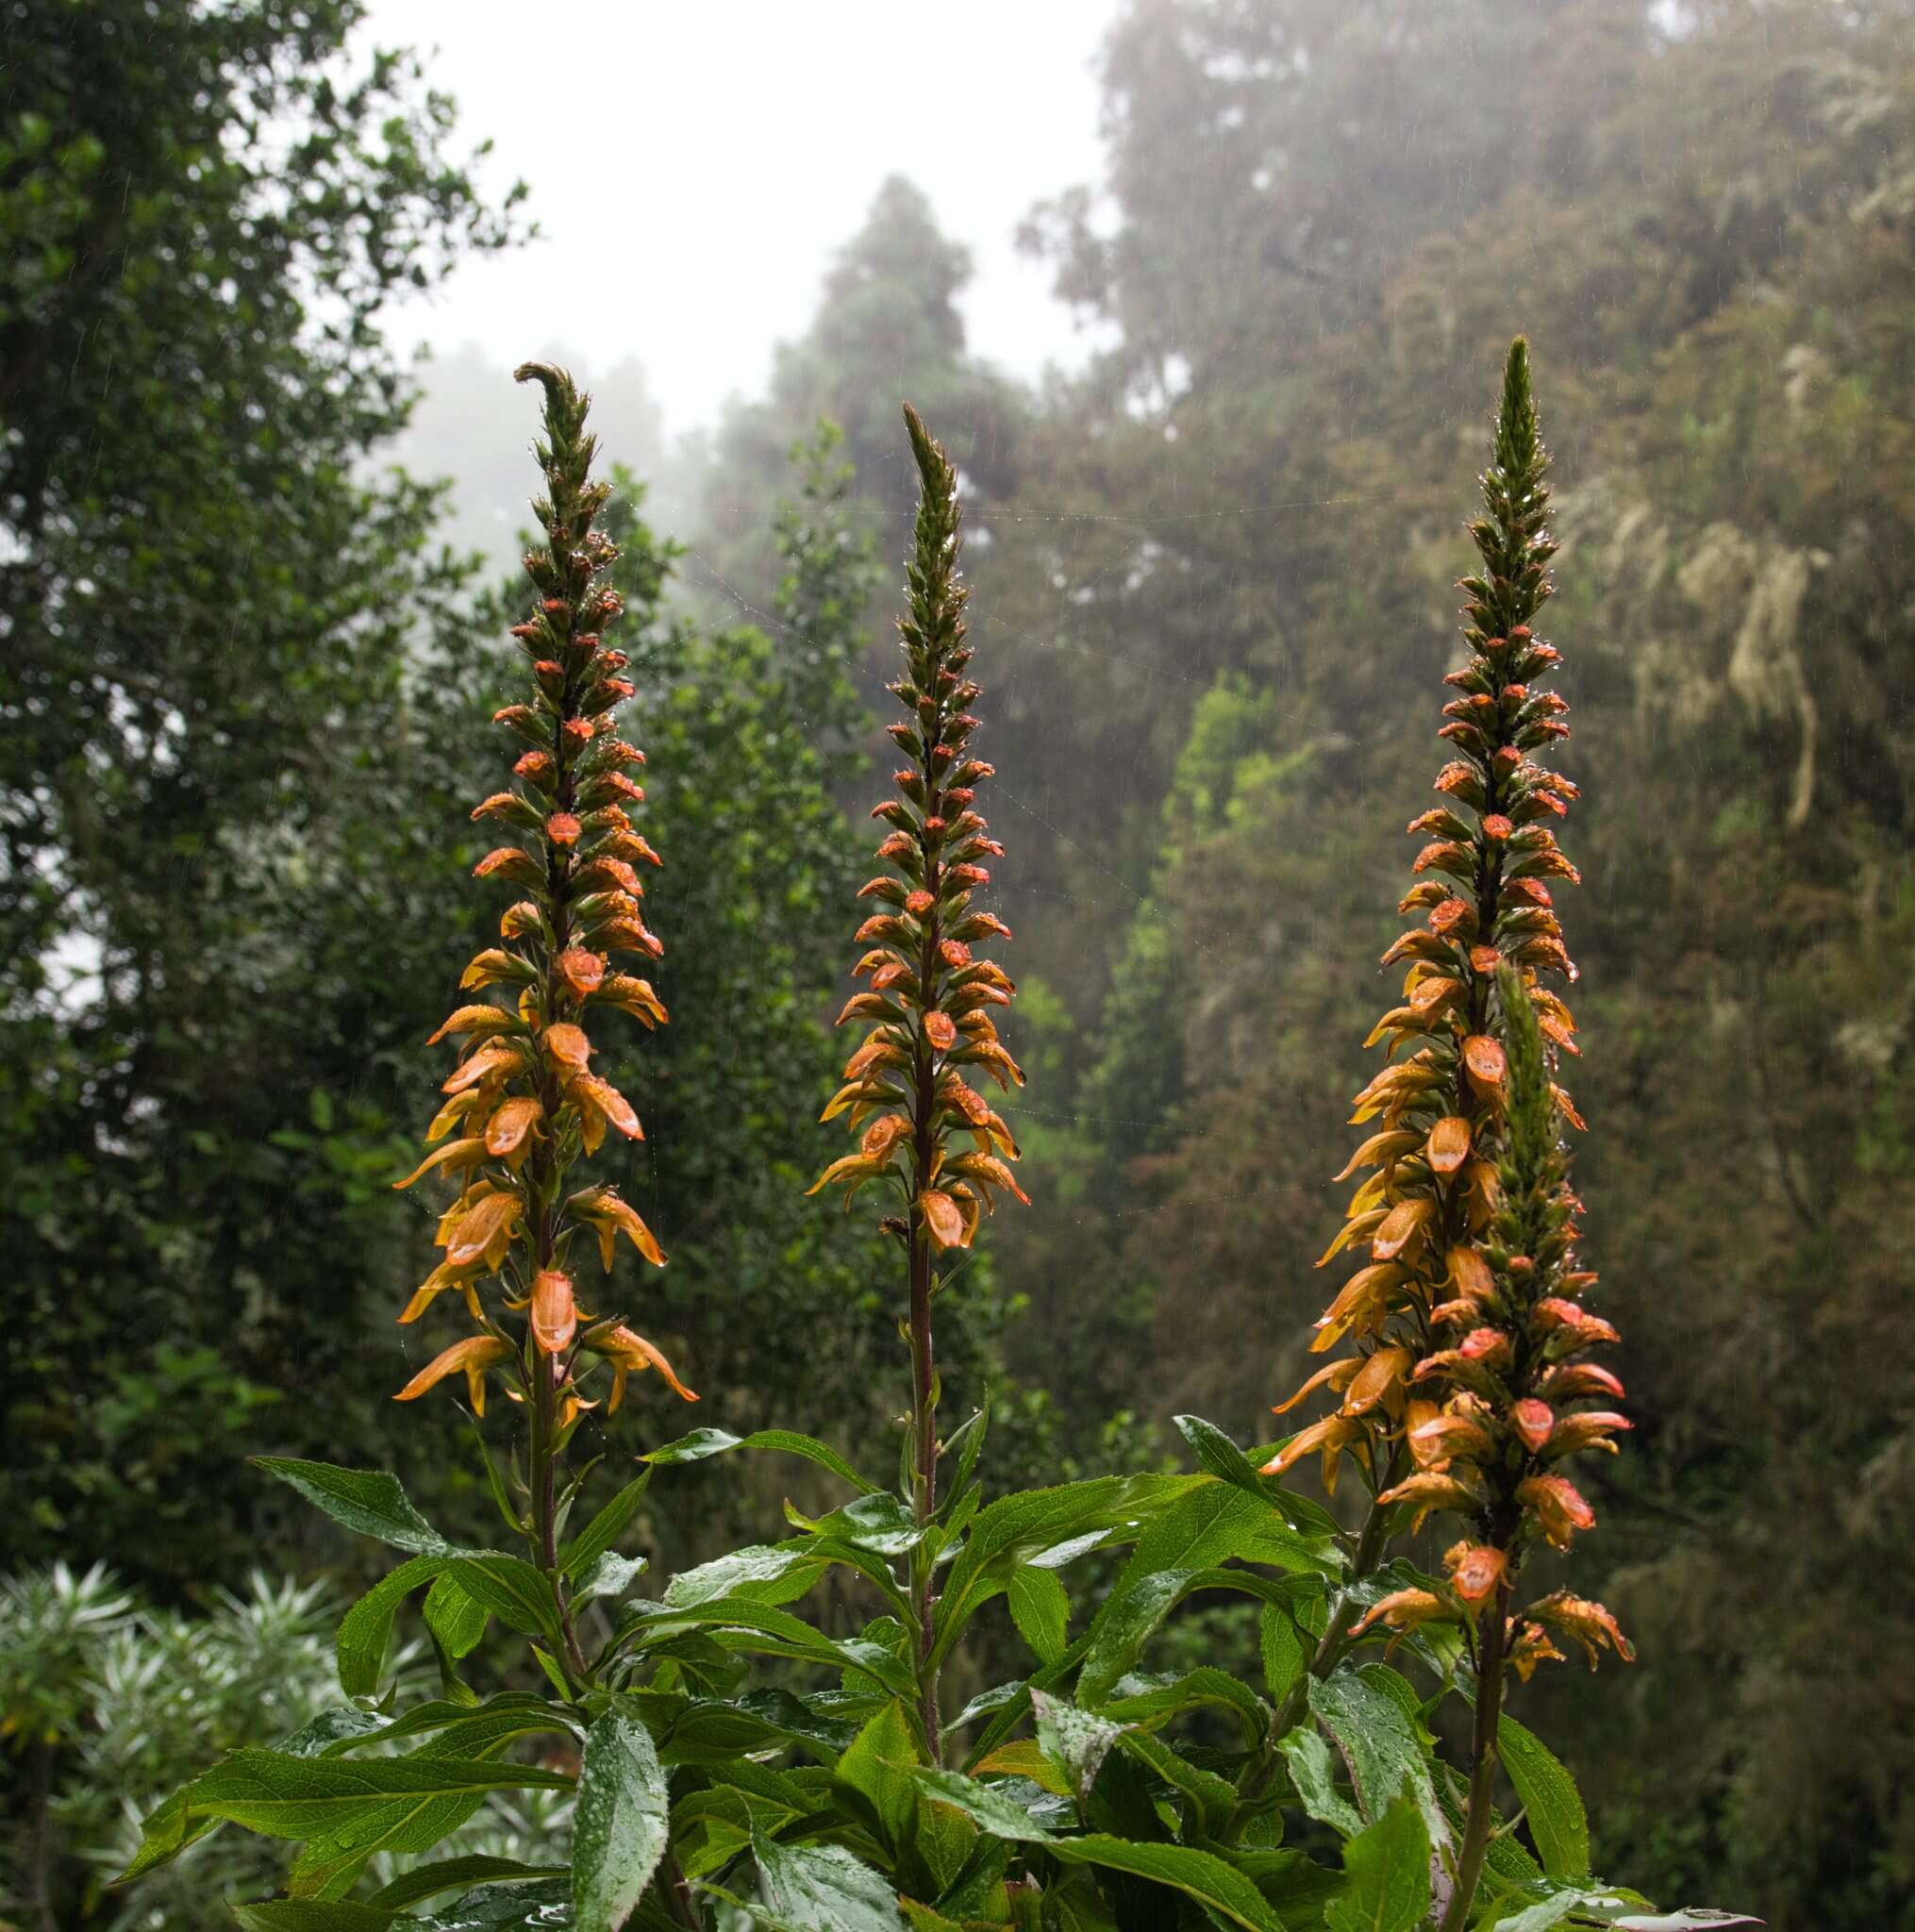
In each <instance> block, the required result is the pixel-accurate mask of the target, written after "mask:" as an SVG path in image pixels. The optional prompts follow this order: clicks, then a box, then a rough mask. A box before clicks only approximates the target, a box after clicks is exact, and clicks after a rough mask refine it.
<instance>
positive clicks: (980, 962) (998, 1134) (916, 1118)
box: [811, 404, 1028, 1762]
mask: <svg viewBox="0 0 1915 1932" xmlns="http://www.w3.org/2000/svg"><path fill="white" fill-rule="evenodd" d="M905 425H906V427H907V429H908V431H909V433H910V439H911V451H912V454H913V455H914V456H915V457H916V458H917V464H918V475H919V478H920V480H921V482H922V485H923V493H922V495H921V496H920V499H919V503H918V521H917V529H916V533H915V542H914V545H913V551H912V555H911V558H910V561H909V564H908V569H907V579H908V594H909V611H908V615H906V616H905V617H902V618H900V619H899V620H898V636H899V641H900V642H901V644H902V647H903V650H904V658H905V675H904V676H903V677H901V678H900V679H899V680H898V681H897V682H896V683H895V684H893V685H891V687H890V689H891V691H892V692H893V693H894V694H895V695H896V696H897V697H898V699H899V700H900V701H901V702H902V703H903V705H904V707H905V711H906V715H905V716H904V717H903V718H901V719H900V720H899V721H898V722H897V723H896V724H893V725H892V726H891V738H892V741H894V742H895V743H896V744H897V746H898V748H899V750H900V751H902V752H903V753H904V755H905V758H906V761H907V762H906V763H905V765H904V767H903V768H902V769H901V770H900V771H898V772H897V773H896V774H894V777H895V784H896V794H895V796H893V797H891V798H888V799H886V800H885V802H884V803H883V804H882V805H879V806H878V807H876V808H875V809H874V811H873V812H872V817H873V818H874V819H880V820H882V821H883V822H884V823H885V824H887V825H889V826H890V827H891V830H890V832H889V834H888V835H887V836H886V838H885V840H884V841H883V842H882V843H881V844H880V845H879V846H878V848H877V853H878V857H879V858H881V859H882V860H883V861H884V863H885V865H886V867H887V868H888V870H886V871H885V872H883V873H880V874H878V876H877V877H876V878H874V879H872V880H871V881H869V883H867V884H866V885H865V886H864V887H863V888H862V889H861V890H860V891H859V893H858V896H859V897H860V898H864V899H870V900H873V901H874V902H875V903H876V905H877V906H878V908H880V909H878V910H877V911H875V912H874V913H873V914H872V916H871V917H870V918H869V919H867V920H866V921H865V922H864V924H862V925H861V926H860V927H859V928H858V943H859V944H860V945H864V946H867V947H869V949H870V950H869V951H867V952H866V953H865V954H864V956H863V958H860V959H859V960H858V964H857V965H856V966H855V967H854V968H853V969H852V972H853V975H854V976H855V977H857V978H860V979H864V980H865V981H866V986H865V990H864V991H860V992H858V993H856V994H854V995H853V996H852V998H851V1000H850V1001H849V1003H848V1004H847V1005H846V1007H845V1008H844V1010H843V1012H842V1013H841V1014H840V1015H839V1016H838V1023H839V1024H840V1025H845V1024H850V1023H852V1022H854V1021H861V1022H865V1023H868V1030H867V1031H866V1033H865V1037H864V1039H863V1041H861V1042H860V1043H859V1045H858V1049H857V1051H856V1052H854V1053H853V1054H852V1056H851V1058H850V1059H849V1060H848V1061H846V1063H845V1067H844V1085H843V1086H842V1087H841V1088H840V1089H839V1091H838V1092H837V1093H836V1094H835V1095H834V1096H833V1098H832V1100H831V1103H830V1105H829V1106H828V1107H826V1108H825V1109H824V1119H825V1120H827V1121H829V1120H835V1119H837V1118H838V1117H839V1116H840V1115H843V1116H844V1117H845V1118H846V1121H847V1124H849V1126H850V1127H851V1129H852V1131H853V1132H854V1133H856V1134H858V1151H857V1152H856V1153H855V1154H847V1155H846V1156H844V1157H843V1158H842V1159H840V1160H834V1161H833V1162H832V1163H831V1165H830V1166H829V1167H827V1168H826V1169H825V1170H824V1174H822V1175H820V1177H819V1179H818V1181H817V1182H816V1184H815V1185H814V1186H813V1187H812V1189H811V1192H813V1193H814V1194H815V1193H816V1192H818V1191H819V1190H820V1189H821V1188H825V1187H841V1188H842V1189H843V1190H844V1200H845V1206H846V1208H847V1209H848V1208H849V1207H850V1205H851V1201H852V1197H853V1196H854V1195H856V1194H857V1192H858V1190H859V1189H860V1188H861V1187H863V1186H864V1185H865V1184H866V1183H867V1182H869V1181H876V1182H878V1183H879V1184H880V1186H884V1187H888V1188H891V1189H893V1190H895V1191H896V1193H897V1196H898V1199H899V1203H900V1205H901V1206H902V1208H904V1212H903V1214H901V1215H899V1216H896V1217H892V1218H890V1219H888V1220H887V1221H886V1222H885V1224H884V1225H885V1227H886V1229H887V1230H888V1231H889V1232H890V1233H891V1234H893V1235H895V1236H896V1237H897V1238H898V1239H899V1240H901V1241H903V1242H904V1244H905V1247H906V1250H907V1252H908V1257H909V1261H908V1274H909V1296H910V1301H909V1313H908V1324H907V1325H908V1336H909V1341H910V1349H911V1441H910V1445H909V1449H910V1457H909V1459H910V1469H911V1477H910V1481H911V1500H912V1507H913V1509H914V1510H915V1512H916V1515H917V1518H918V1521H919V1522H920V1523H926V1522H928V1521H929V1520H930V1518H931V1516H932V1514H933V1512H934V1510H935V1508H936V1505H937V1480H938V1424H937V1401H938V1377H937V1371H936V1368H935V1364H934V1359H933V1351H932V1345H931V1298H932V1295H933V1293H934V1291H935V1290H936V1288H937V1286H938V1270H937V1257H939V1256H940V1255H941V1254H943V1253H945V1252H946V1251H947V1250H950V1249H953V1248H968V1247H969V1246H970V1245H971V1242H972V1240H973V1238H974V1236H975V1234H976V1232H977V1224H978V1221H979V1219H980V1217H981V1216H982V1215H984V1214H986V1213H988V1212H990V1211H991V1208H993V1206H994V1204H995V1196H996V1195H997V1193H998V1192H999V1191H1004V1192H1008V1193H1011V1194H1014V1195H1016V1196H1017V1198H1018V1199H1019V1200H1020V1201H1027V1199H1028V1197H1027V1196H1026V1195H1025V1193H1024V1190H1023V1189H1022V1188H1020V1187H1019V1186H1018V1184H1017V1180H1016V1178H1015V1176H1014V1175H1013V1174H1012V1173H1011V1170H1010V1165H1009V1163H1010V1162H1012V1161H1014V1160H1015V1159H1016V1158H1018V1149H1017V1145H1016V1142H1015V1141H1013V1140H1012V1139H1011V1136H1010V1130H1009V1129H1008V1128H1007V1126H1006V1125H1005V1124H1004V1122H1003V1121H1002V1120H1001V1119H1000V1118H999V1117H998V1115H997V1113H996V1112H995V1110H994V1109H993V1108H991V1105H990V1103H989V1102H988V1101H987V1100H986V1099H985V1098H984V1096H983V1095H982V1094H981V1093H980V1092H978V1091H977V1090H976V1089H975V1088H974V1087H973V1086H972V1085H971V1084H970V1082H969V1081H968V1080H967V1078H966V1077H965V1076H966V1074H967V1073H968V1072H969V1070H971V1069H972V1068H978V1069H981V1070H982V1071H983V1072H985V1073H987V1074H990V1075H991V1078H992V1079H994V1080H995V1081H996V1082H997V1084H998V1086H999V1087H1000V1088H1001V1089H1003V1090H1005V1091H1008V1090H1009V1089H1010V1087H1011V1086H1012V1085H1018V1086H1022V1085H1023V1084H1024V1074H1023V1073H1022V1072H1021V1071H1020V1070H1019V1067H1018V1064H1017V1062H1016V1061H1015V1060H1014V1059H1012V1058H1011V1057H1010V1055H1009V1054H1008V1053H1007V1052H1006V1050H1005V1048H1004V1045H1003V1043H1002V1042H1001V1041H999V1039H998V1037H997V1025H996V1022H995V1020H994V1018H993V1015H994V1013H995V1012H996V1011H997V1010H998V1009H1000V1008H1005V1007H1007V1006H1008V1005H1009V1004H1010V999H1011V993H1012V991H1013V989H1012V986H1011V982H1010V980H1009V978H1008V977H1007V975H1006V974H1005V973H1004V970H1003V969H1002V968H1001V967H999V966H997V965H994V964H993V963H992V962H991V960H989V959H987V958H981V957H980V956H979V955H978V954H977V953H975V952H974V950H973V948H974V946H975V945H976V944H977V942H978V941H982V940H987V939H991V938H997V939H1006V940H1007V939H1008V938H1009V937H1010V931H1009V928H1008V927H1007V926H1006V925H1005V924H1004V922H1003V921H1002V920H1000V919H998V918H997V917H996V916H995V915H994V914H992V913H990V912H983V911H979V910H975V909H974V908H973V905H972V900H973V897H974V894H975V893H976V891H978V889H979V888H980V887H982V886H985V885H987V884H989V882H990V878H991V874H990V872H989V871H988V870H987V868H986V867H985V866H984V865H983V864H982V863H981V861H982V860H984V859H986V858H996V857H997V856H999V855H1000V854H1001V853H1002V852H1003V850H1004V848H1003V847H1002V846H1001V845H1000V844H998V842H997V841H995V840H994V839H992V838H991V835H990V832H989V830H988V829H987V827H986V825H985V822H984V819H983V817H982V816H981V815H980V814H979V813H978V812H977V811H976V810H975V809H974V800H975V797H976V790H977V787H978V786H979V785H980V784H982V783H983V782H984V780H985V779H987V778H989V777H990V776H991V766H989V765H988V764H986V763H985V762H984V761H983V760H982V759H981V758H973V757H972V756H971V755H970V752H969V750H968V748H967V747H968V745H969V743H970V740H971V734H972V733H973V732H974V730H975V729H976V728H977V720H976V718H974V716H973V715H972V713H971V710H970V706H971V705H972V703H973V702H974V700H975V698H976V697H977V695H978V688H977V686H976V685H975V684H974V683H972V682H971V681H970V679H969V678H967V677H966V676H965V675H964V673H965V666H966V665H967V664H968V662H969V661H970V658H971V649H970V646H969V645H968V644H966V642H965V641H964V602H965V596H966V591H965V589H964V586H963V584H962V582H961V581H960V580H959V576H958V571H957V525H958V505H957V472H956V471H955V470H953V468H952V467H951V463H950V459H949V458H947V457H946V456H945V454H944V452H943V450H942V449H941V447H940V446H939V445H938V444H937V443H936V442H935V441H932V439H931V435H930V432H929V431H928V430H926V429H925V427H924V424H923V423H922V422H921V421H920V420H919V418H918V414H917V411H916V410H914V409H913V408H911V407H910V405H909V404H907V405H906V406H905ZM927 1547H928V1546H927V1545H924V1544H921V1545H920V1546H919V1550H918V1552H917V1553H916V1554H915V1555H914V1556H913V1558H912V1563H913V1572H912V1603H911V1609H912V1619H913V1623H914V1624H915V1629H914V1632H913V1639H914V1644H915V1650H916V1663H917V1674H918V1688H919V1707H918V1720H919V1724H920V1726H921V1727H922V1729H923V1731H924V1743H925V1748H926V1750H927V1751H928V1752H929V1754H930V1756H931V1757H932V1759H933V1761H934V1762H935V1761H940V1743H939V1737H940V1728H941V1726H940V1719H939V1706H938V1673H937V1668H936V1665H935V1664H934V1663H933V1661H932V1646H933V1630H932V1610H933V1593H932V1592H933V1578H932V1574H931V1565H930V1562H929V1560H928V1558H927V1557H925V1555H924V1551H925V1549H926V1548H927Z"/></svg>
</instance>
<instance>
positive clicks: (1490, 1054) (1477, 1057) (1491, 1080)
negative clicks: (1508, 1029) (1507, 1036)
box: [1463, 1033, 1509, 1095]
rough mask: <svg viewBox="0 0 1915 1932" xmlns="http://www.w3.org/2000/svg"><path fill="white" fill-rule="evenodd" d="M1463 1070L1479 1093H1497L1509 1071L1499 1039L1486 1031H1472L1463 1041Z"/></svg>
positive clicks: (1506, 1058) (1500, 1090) (1501, 1088)
mask: <svg viewBox="0 0 1915 1932" xmlns="http://www.w3.org/2000/svg"><path fill="white" fill-rule="evenodd" d="M1463 1070H1464V1072H1465V1073H1467V1074H1469V1076H1470V1084H1471V1085H1472V1086H1473V1087H1474V1088H1475V1090H1476V1091H1478V1092H1479V1093H1485V1094H1490V1095H1495V1094H1499V1093H1501V1092H1502V1091H1503V1082H1504V1080H1505V1079H1506V1078H1507V1075H1508V1072H1509V1060H1508V1057H1507V1055H1506V1054H1505V1053H1504V1051H1503V1045H1502V1042H1501V1041H1497V1040H1492V1039H1491V1038H1490V1035H1489V1034H1487V1033H1473V1034H1471V1035H1470V1037H1469V1038H1468V1039H1467V1040H1466V1041H1463Z"/></svg>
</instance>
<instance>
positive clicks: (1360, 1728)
mask: <svg viewBox="0 0 1915 1932" xmlns="http://www.w3.org/2000/svg"><path fill="white" fill-rule="evenodd" d="M1391 1675H1393V1673H1391ZM1309 1701H1310V1710H1311V1713H1312V1714H1313V1715H1314V1716H1315V1718H1316V1720H1317V1722H1318V1723H1319V1724H1322V1725H1323V1727H1324V1730H1326V1731H1327V1732H1328V1733H1329V1734H1330V1736H1331V1738H1332V1739H1333V1740H1335V1742H1336V1745H1337V1749H1338V1750H1339V1751H1340V1752H1341V1754H1342V1757H1343V1762H1344V1763H1345V1764H1346V1765H1347V1766H1348V1767H1349V1771H1350V1783H1351V1786H1352V1789H1353V1790H1355V1791H1356V1794H1357V1808H1358V1809H1359V1810H1360V1811H1361V1812H1362V1814H1363V1818H1364V1821H1365V1822H1366V1823H1367V1824H1374V1823H1375V1822H1376V1821H1377V1820H1378V1819H1379V1818H1381V1817H1382V1815H1383V1813H1384V1812H1385V1810H1387V1809H1388V1808H1389V1807H1390V1804H1391V1803H1392V1802H1393V1801H1394V1800H1395V1798H1396V1796H1397V1794H1398V1793H1399V1792H1400V1791H1403V1790H1408V1791H1409V1793H1410V1794H1411V1796H1412V1797H1413V1798H1414V1799H1415V1801H1416V1805H1417V1808H1418V1810H1419V1811H1420V1812H1421V1813H1422V1815H1423V1822H1424V1829H1425V1830H1426V1831H1427V1832H1428V1833H1429V1835H1430V1840H1431V1842H1432V1843H1434V1844H1446V1843H1447V1842H1448V1841H1449V1824H1448V1821H1447V1820H1446V1819H1445V1818H1444V1817H1443V1814H1442V1811H1441V1809H1440V1807H1439V1806H1438V1804H1437V1799H1436V1788H1435V1785H1434V1783H1433V1781H1432V1778H1431V1759H1430V1749H1429V1745H1428V1743H1427V1741H1426V1734H1424V1735H1419V1731H1418V1727H1417V1725H1416V1723H1415V1721H1414V1720H1413V1719H1412V1717H1411V1716H1410V1714H1409V1712H1408V1711H1407V1709H1406V1708H1405V1707H1404V1705H1403V1703H1402V1702H1401V1701H1399V1699H1398V1698H1397V1696H1396V1695H1395V1694H1394V1692H1393V1691H1391V1690H1390V1688H1389V1687H1388V1684H1387V1681H1386V1680H1385V1679H1384V1678H1383V1677H1382V1675H1381V1674H1380V1673H1379V1672H1377V1671H1376V1669H1375V1667H1374V1666H1373V1667H1369V1668H1366V1669H1363V1670H1352V1669H1350V1668H1349V1667H1348V1666H1347V1665H1346V1666H1344V1667H1342V1668H1341V1669H1339V1670H1336V1671H1333V1672H1331V1674H1329V1675H1328V1676H1327V1677H1312V1678H1311V1679H1310V1688H1309Z"/></svg>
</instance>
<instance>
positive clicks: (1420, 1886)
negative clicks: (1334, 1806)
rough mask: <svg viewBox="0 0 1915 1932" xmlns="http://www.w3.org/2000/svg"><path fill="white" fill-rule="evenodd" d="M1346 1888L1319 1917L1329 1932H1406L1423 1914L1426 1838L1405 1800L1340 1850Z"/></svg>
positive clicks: (1414, 1809) (1426, 1906) (1426, 1882)
mask: <svg viewBox="0 0 1915 1932" xmlns="http://www.w3.org/2000/svg"><path fill="white" fill-rule="evenodd" d="M1343 1871H1344V1874H1345V1876H1346V1884H1345V1888H1344V1890H1343V1891H1342V1893H1341V1895H1340V1896H1339V1897H1337V1898H1335V1899H1333V1900H1332V1901H1331V1902H1330V1905H1329V1907H1328V1908H1327V1910H1326V1911H1325V1913H1324V1923H1325V1924H1326V1925H1327V1926H1328V1928H1329V1932H1412V1928H1413V1927H1415V1926H1417V1925H1419V1924H1422V1923H1423V1917H1424V1913H1425V1912H1426V1911H1428V1909H1429V1893H1430V1883H1429V1879H1430V1872H1429V1833H1428V1832H1427V1831H1425V1830H1424V1823H1423V1815H1422V1813H1421V1812H1420V1811H1418V1809H1417V1807H1416V1806H1415V1804H1414V1803H1413V1802H1412V1801H1411V1800H1410V1799H1409V1798H1407V1797H1402V1798H1398V1799H1397V1800H1396V1801H1395V1802H1394V1803H1393V1804H1391V1805H1390V1808H1389V1809H1388V1810H1387V1811H1385V1812H1384V1814H1383V1815H1382V1817H1380V1818H1379V1819H1378V1820H1377V1821H1376V1823H1375V1824H1373V1825H1370V1826H1369V1827H1368V1828H1367V1829H1365V1830H1363V1831H1359V1832H1358V1833H1357V1836H1356V1837H1355V1838H1353V1839H1351V1840H1349V1841H1348V1842H1347V1843H1346V1844H1345V1845H1344V1847H1343Z"/></svg>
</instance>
